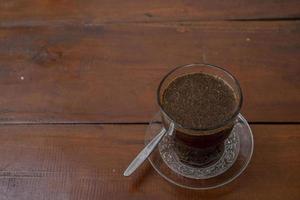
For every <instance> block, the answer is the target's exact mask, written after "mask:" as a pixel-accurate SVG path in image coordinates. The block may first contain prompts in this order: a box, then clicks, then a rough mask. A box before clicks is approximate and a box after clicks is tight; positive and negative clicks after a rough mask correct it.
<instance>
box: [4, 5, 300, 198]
mask: <svg viewBox="0 0 300 200" xmlns="http://www.w3.org/2000/svg"><path fill="white" fill-rule="evenodd" d="M299 17H300V1H298V0H288V1H275V0H270V1H245V0H229V1H217V0H212V1H209V0H203V1H196V0H185V1H179V0H174V1H172V2H171V1H162V0H157V1H128V0H122V1H121V0H115V1H104V0H103V1H100V0H99V1H96V0H95V1H84V0H77V1H71V0H66V1H45V0H28V1H21V0H19V1H6V0H4V1H1V2H0V91H1V96H0V124H1V125H0V158H1V160H0V200H21V199H22V200H23V199H24V200H46V199H49V200H50V199H51V200H62V199H72V200H73V199H74V200H75V199H78V200H79V199H85V200H92V199H109V200H112V199H149V200H150V199H172V200H173V199H222V200H227V199H230V200H232V199H249V200H250V199H251V200H253V199H263V200H265V199H272V200H276V199H278V200H282V199H284V200H290V199H294V200H299V199H300V133H299V131H300V126H299V123H300V59H299V58H300V21H299V19H300V18H299ZM194 62H207V63H212V64H216V65H220V66H224V67H225V68H226V69H228V70H229V71H231V72H232V73H233V74H234V75H235V76H236V77H237V78H238V79H239V80H240V83H241V86H242V89H243V91H244V96H245V101H244V105H243V109H242V113H243V114H244V116H245V117H246V118H247V119H248V120H249V122H250V124H251V128H252V129H253V133H254V139H255V151H254V155H253V158H252V161H251V163H250V165H249V166H248V168H247V169H246V171H245V173H243V174H242V175H241V176H240V177H239V178H238V179H236V180H235V181H234V182H232V183H230V184H228V185H226V186H224V187H222V188H219V189H214V190H209V191H192V190H185V189H181V188H178V187H176V186H174V185H171V184H169V183H168V182H166V181H165V180H164V179H163V178H162V177H160V176H159V175H158V174H157V173H156V172H155V171H154V170H153V169H152V168H151V166H150V164H149V163H148V162H147V163H145V164H144V165H143V166H142V168H141V169H139V170H138V171H137V172H136V173H135V174H134V175H133V176H132V177H128V178H125V177H123V176H122V173H123V170H124V169H125V168H126V167H127V165H128V164H129V163H130V161H131V160H132V159H133V158H134V156H135V155H136V154H137V152H138V151H139V150H140V149H141V148H142V147H143V138H144V131H145V129H146V127H147V123H148V122H149V120H150V119H151V117H152V116H153V114H154V113H156V112H157V106H156V102H155V94H156V88H157V86H158V83H159V81H160V80H161V78H162V77H163V75H164V74H165V73H167V72H168V71H169V70H170V69H172V68H173V67H174V66H177V65H182V64H187V63H194Z"/></svg>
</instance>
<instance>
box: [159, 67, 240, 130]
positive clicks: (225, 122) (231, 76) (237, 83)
mask: <svg viewBox="0 0 300 200" xmlns="http://www.w3.org/2000/svg"><path fill="white" fill-rule="evenodd" d="M194 66H206V67H211V68H217V69H219V70H221V71H223V72H225V74H227V75H228V76H229V77H230V78H232V80H233V81H234V83H235V84H236V85H237V88H238V93H239V94H240V101H239V103H238V106H237V108H236V110H235V112H233V114H232V116H231V117H230V118H229V119H228V120H226V121H224V122H223V123H221V124H217V125H216V126H213V127H211V128H193V127H186V126H183V125H181V124H180V123H178V122H176V121H175V120H174V119H173V118H172V117H171V116H170V115H169V114H168V113H167V112H166V110H165V109H164V108H163V106H162V102H161V99H160V90H161V87H162V84H163V83H164V81H165V80H166V79H167V78H168V77H169V76H170V75H171V74H172V73H174V72H175V71H177V70H179V69H182V68H188V67H194ZM156 97H157V102H158V105H159V107H160V109H161V110H162V111H163V113H164V114H165V115H166V116H167V117H168V118H169V119H171V120H172V121H173V122H174V124H175V126H177V127H179V128H182V129H189V130H192V131H213V130H216V129H219V128H221V127H223V126H226V125H227V124H229V123H230V122H231V121H233V120H234V119H235V118H236V117H237V116H238V114H239V113H240V110H241V108H242V104H243V93H242V89H241V86H240V84H239V82H238V80H237V79H236V78H235V77H234V76H233V75H232V74H231V73H230V72H229V71H227V70H225V69H224V68H222V67H219V66H217V65H212V64H208V63H192V64H186V65H180V66H177V67H175V68H174V69H172V70H171V71H169V72H168V73H167V74H166V75H165V76H164V77H163V79H162V80H161V81H160V83H159V86H158V88H157V93H156Z"/></svg>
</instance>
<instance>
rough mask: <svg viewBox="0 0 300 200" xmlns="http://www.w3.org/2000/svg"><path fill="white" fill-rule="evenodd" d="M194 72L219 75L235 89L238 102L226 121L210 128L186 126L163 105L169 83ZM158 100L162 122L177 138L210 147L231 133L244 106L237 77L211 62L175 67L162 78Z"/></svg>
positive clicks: (194, 144) (197, 145)
mask: <svg viewBox="0 0 300 200" xmlns="http://www.w3.org/2000/svg"><path fill="white" fill-rule="evenodd" d="M194 73H205V74H209V75H213V76H215V77H219V78H221V79H222V80H223V81H225V82H226V83H227V84H228V85H229V86H230V87H231V88H232V90H233V91H234V95H235V97H236V100H237V104H236V107H235V110H234V112H233V114H232V116H231V117H230V118H229V119H228V120H227V121H225V122H224V123H222V124H216V125H215V126H214V127H212V128H209V129H196V128H191V127H185V126H183V125H182V124H180V123H178V122H176V121H175V120H174V119H172V116H170V115H169V114H168V112H166V110H165V109H164V107H163V106H162V100H163V99H162V98H163V94H164V91H165V90H166V89H167V88H168V86H169V84H170V83H171V82H172V81H174V80H175V79H176V78H178V77H181V76H184V75H188V74H194ZM157 101H158V105H159V107H160V113H161V118H162V123H163V125H164V127H165V129H167V130H168V129H171V130H172V132H173V134H175V139H178V140H180V141H181V142H183V143H184V144H186V145H188V146H192V147H195V148H208V147H213V146H218V145H219V144H221V143H222V142H224V140H225V139H226V138H227V137H228V136H229V135H230V133H231V130H232V128H233V126H234V123H235V121H236V118H237V116H238V114H239V112H240V109H241V106H242V102H243V95H242V91H241V88H240V85H239V83H238V81H237V79H236V78H235V77H234V76H233V75H232V74H230V73H229V72H228V71H226V70H225V69H223V68H221V67H218V66H214V65H211V64H189V65H184V66H180V67H177V68H175V69H173V70H172V71H170V72H169V73H168V74H167V75H166V76H165V77H164V78H163V79H162V81H161V82H160V84H159V87H158V90H157ZM169 127H172V128H169ZM173 127H174V128H173Z"/></svg>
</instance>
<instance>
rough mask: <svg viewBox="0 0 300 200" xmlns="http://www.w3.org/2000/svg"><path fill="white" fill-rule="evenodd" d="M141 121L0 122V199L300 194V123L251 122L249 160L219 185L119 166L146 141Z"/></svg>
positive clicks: (291, 197) (290, 198)
mask: <svg viewBox="0 0 300 200" xmlns="http://www.w3.org/2000/svg"><path fill="white" fill-rule="evenodd" d="M145 128H146V127H145V126H144V125H102V126H99V125H74V126H73V125H67V126H65V125H55V126H54V125H42V126H40V125H30V126H26V125H18V126H15V125H2V126H0V157H1V160H0V199H6V200H20V199H31V200H35V199H39V200H40V199H55V200H56V199H89V200H92V199H172V200H173V199H222V200H227V199H228V200H229V199H230V200H231V199H242V200H244V199H245V200H252V199H258V200H260V199H261V200H266V199H272V200H277V199H278V200H279V199H280V200H281V199H285V200H298V199H299V198H300V190H299V188H300V171H299V169H300V145H299V143H300V135H299V131H300V126H299V125H254V126H252V128H253V132H254V138H255V151H254V155H253V159H252V161H251V163H250V165H249V166H248V168H247V169H246V171H245V173H244V174H242V175H241V176H240V177H239V178H238V179H237V180H235V181H234V182H233V183H230V184H229V185H227V186H225V187H222V188H220V189H215V190H210V191H204V192H203V191H202V192H201V191H192V190H185V189H180V188H178V187H176V186H173V185H171V184H169V183H168V182H166V181H165V180H164V179H163V178H162V177H160V176H159V175H158V174H157V173H156V172H155V171H154V169H152V168H151V166H150V164H149V163H145V164H144V165H143V166H142V168H141V169H139V170H138V171H137V172H136V173H135V174H134V175H133V176H132V177H128V178H125V177H123V176H122V173H123V170H124V169H125V168H126V167H127V165H128V164H129V163H130V161H131V160H132V159H133V158H134V156H135V155H136V154H137V153H138V151H139V150H140V149H141V148H142V147H143V138H144V131H145Z"/></svg>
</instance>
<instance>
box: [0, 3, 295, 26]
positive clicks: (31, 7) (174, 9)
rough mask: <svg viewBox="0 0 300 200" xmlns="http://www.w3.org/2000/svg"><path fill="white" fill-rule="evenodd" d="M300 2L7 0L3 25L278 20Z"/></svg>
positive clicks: (1, 7)
mask: <svg viewBox="0 0 300 200" xmlns="http://www.w3.org/2000/svg"><path fill="white" fill-rule="evenodd" d="M299 6H300V2H299V1H297V0H287V1H276V0H269V1H263V2H261V1H247V0H227V1H221V2H220V1H218V0H203V1H197V0H185V1H181V0H175V1H163V0H155V1H138V0H135V1H132V0H131V1H129V0H114V1H111V0H109V1H107V0H102V1H99V0H98V1H97V0H94V1H84V0H77V1H71V0H66V1H46V0H29V1H4V2H1V3H0V25H2V26H16V25H29V26H30V25H35V24H53V23H66V22H77V23H103V22H110V23H111V22H132V21H179V20H220V19H226V20H228V19H229V20H231V19H274V18H275V19H278V18H283V19H286V18H297V17H300V10H299Z"/></svg>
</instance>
